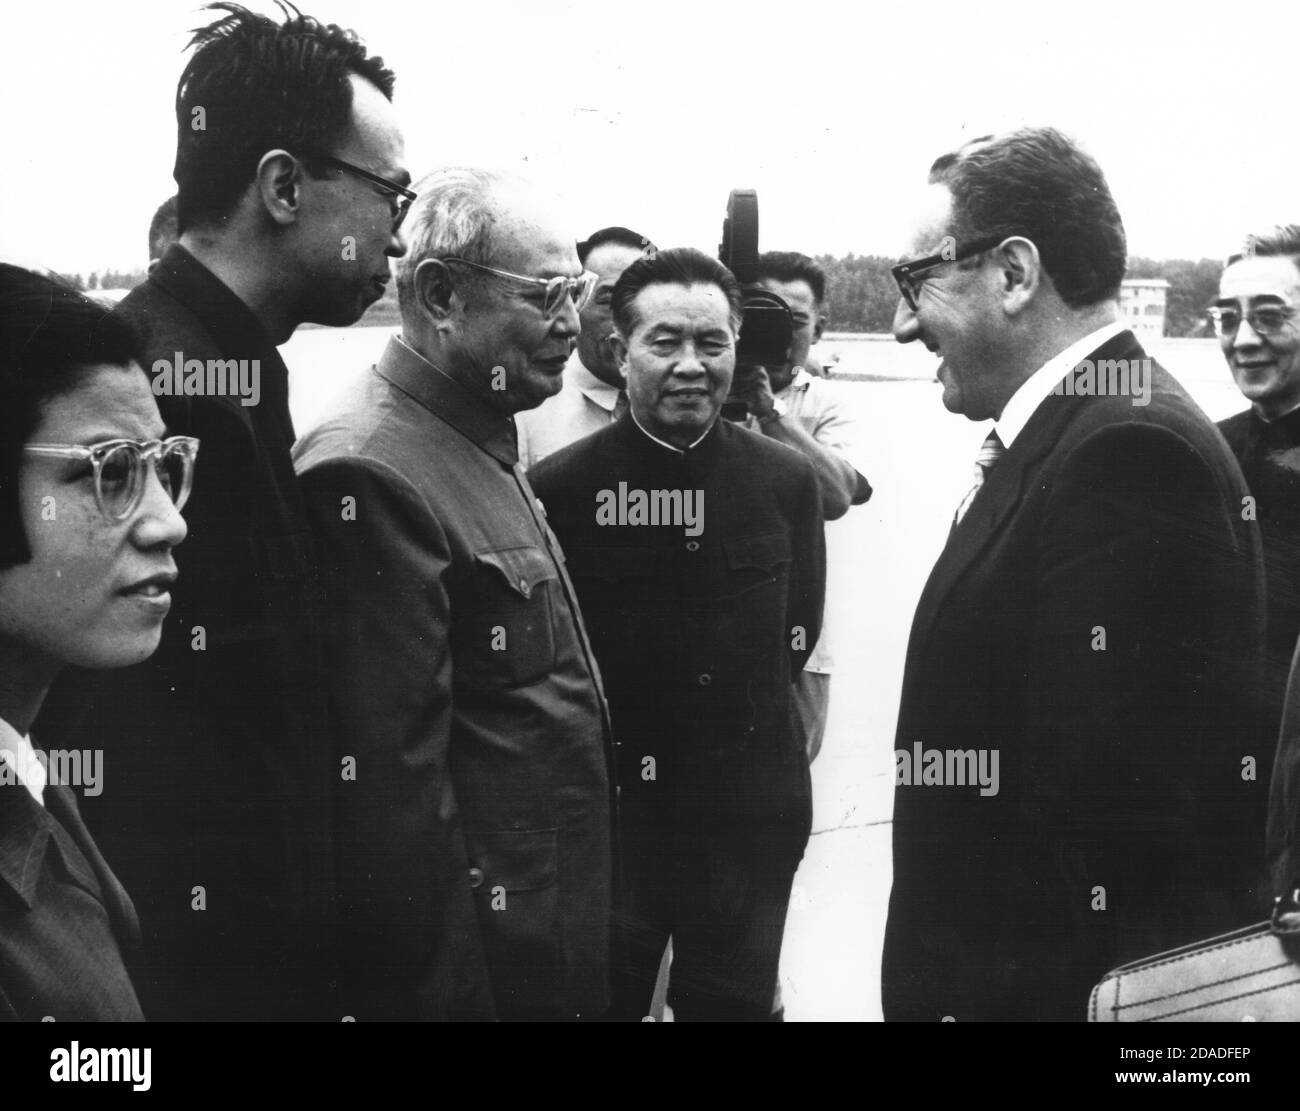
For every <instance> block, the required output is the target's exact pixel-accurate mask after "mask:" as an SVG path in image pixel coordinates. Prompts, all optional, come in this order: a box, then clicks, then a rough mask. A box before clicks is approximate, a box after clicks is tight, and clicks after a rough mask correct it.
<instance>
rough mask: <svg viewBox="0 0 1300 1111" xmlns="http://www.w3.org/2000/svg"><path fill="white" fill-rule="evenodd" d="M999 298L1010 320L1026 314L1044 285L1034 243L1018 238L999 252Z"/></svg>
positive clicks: (1009, 242)
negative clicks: (1020, 314) (1023, 313)
mask: <svg viewBox="0 0 1300 1111" xmlns="http://www.w3.org/2000/svg"><path fill="white" fill-rule="evenodd" d="M994 261H995V262H996V265H997V274H998V294H999V296H1000V297H1001V299H1002V308H1003V310H1004V311H1005V312H1006V313H1007V314H1008V315H1010V316H1015V315H1017V314H1019V313H1020V312H1022V311H1024V309H1025V308H1026V306H1028V305H1029V303H1030V302H1031V301H1032V300H1033V299H1034V297H1035V296H1036V295H1037V293H1038V291H1039V289H1040V287H1041V286H1042V283H1043V278H1044V274H1043V262H1042V259H1041V258H1039V255H1038V248H1037V247H1036V246H1035V245H1034V243H1033V241H1032V240H1029V239H1025V238H1024V237H1023V236H1019V235H1015V236H1012V237H1011V238H1010V239H1008V240H1007V241H1006V242H1004V243H1003V244H1002V246H1001V247H999V248H998V249H997V251H996V252H995V256H994Z"/></svg>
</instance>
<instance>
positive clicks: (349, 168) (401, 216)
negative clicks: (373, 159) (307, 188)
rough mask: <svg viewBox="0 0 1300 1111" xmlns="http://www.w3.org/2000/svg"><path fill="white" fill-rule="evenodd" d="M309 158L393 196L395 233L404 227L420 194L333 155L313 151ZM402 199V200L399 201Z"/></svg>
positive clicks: (391, 202) (391, 201)
mask: <svg viewBox="0 0 1300 1111" xmlns="http://www.w3.org/2000/svg"><path fill="white" fill-rule="evenodd" d="M307 157H309V158H311V159H313V160H315V161H317V162H324V163H325V164H326V165H327V166H333V167H335V168H336V169H339V170H342V171H343V172H344V173H349V174H352V175H353V176H354V177H359V178H361V179H362V180H363V181H368V182H370V184H371V185H377V186H379V188H380V189H382V190H383V191H384V192H385V193H388V194H390V195H391V198H392V199H391V200H390V202H389V203H390V204H391V205H393V211H392V217H393V231H397V229H398V228H400V227H401V226H402V221H403V220H405V219H406V214H407V213H408V212H410V211H411V204H412V203H413V202H414V201H415V200H416V199H417V198H418V197H419V195H420V194H419V193H416V192H414V191H413V190H411V189H408V188H407V187H406V186H405V185H398V184H397V182H395V181H389V180H388V178H386V177H380V176H379V175H378V174H372V173H371V172H370V171H369V170H363V169H362V168H361V167H360V166H354V165H352V163H351V162H344V161H343V159H341V158H335V157H334V155H332V154H321V153H318V152H316V151H311V152H310V153H309V154H308V156H307ZM398 198H400V199H398Z"/></svg>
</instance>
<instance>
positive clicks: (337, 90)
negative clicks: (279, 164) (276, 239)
mask: <svg viewBox="0 0 1300 1111" xmlns="http://www.w3.org/2000/svg"><path fill="white" fill-rule="evenodd" d="M277 3H279V5H280V8H281V10H282V11H283V12H284V14H285V21H284V22H283V23H277V22H276V21H275V20H273V19H271V18H269V17H268V16H264V15H257V14H256V13H254V12H250V11H249V10H248V9H247V8H244V7H241V6H240V5H239V4H232V3H226V2H222V3H216V4H209V5H208V6H207V7H208V8H209V9H210V10H215V11H223V12H226V13H228V14H227V15H225V16H224V17H222V18H221V19H218V20H217V21H216V22H215V23H212V24H209V25H208V26H207V27H202V28H198V29H197V30H195V32H194V38H193V39H191V40H190V43H189V45H190V47H193V48H194V55H193V56H192V57H191V58H190V60H189V64H188V65H186V67H185V72H184V73H182V74H181V79H180V82H179V84H178V85H177V86H176V131H177V140H176V169H175V172H174V176H175V178H176V185H177V189H178V192H177V197H178V209H177V216H178V220H177V226H178V228H179V230H180V231H182V232H183V231H186V230H188V229H189V228H192V227H196V226H200V227H201V226H205V225H211V224H214V223H216V222H218V221H219V220H221V219H222V217H224V216H228V215H229V214H230V213H231V211H233V209H234V208H235V206H236V204H237V203H238V201H239V198H240V197H241V196H242V195H243V193H244V190H245V189H247V188H248V186H249V183H250V182H252V180H253V175H254V173H255V172H256V170H257V164H258V162H259V161H260V160H261V158H262V155H264V154H265V153H266V152H267V151H269V150H277V149H280V150H287V151H289V153H291V154H295V155H304V154H310V153H312V152H315V153H317V154H328V153H330V151H331V148H332V147H334V146H335V145H336V144H337V143H338V142H339V140H340V139H341V138H342V137H343V136H344V134H345V133H346V131H347V128H348V124H349V123H350V122H351V117H352V86H351V84H350V83H349V80H348V78H349V76H350V75H351V74H354V73H355V74H357V75H359V76H360V77H364V78H365V79H366V80H367V81H369V82H370V83H371V84H372V85H374V86H375V87H376V88H377V89H378V90H379V91H380V92H381V93H383V94H384V96H385V97H387V98H388V99H389V100H392V98H393V73H392V71H391V70H389V69H387V68H386V67H385V66H384V62H383V59H382V58H379V57H373V58H372V57H369V56H367V54H366V48H365V47H364V46H363V45H362V43H361V42H360V40H359V39H358V38H357V37H356V35H355V34H354V33H353V32H352V31H348V30H344V29H343V28H341V27H338V26H336V25H335V24H333V23H330V24H322V23H319V22H317V21H316V20H315V19H312V18H311V16H305V15H303V14H302V13H301V12H299V11H298V9H297V8H295V7H294V6H293V5H292V4H290V3H288V2H287V0H277Z"/></svg>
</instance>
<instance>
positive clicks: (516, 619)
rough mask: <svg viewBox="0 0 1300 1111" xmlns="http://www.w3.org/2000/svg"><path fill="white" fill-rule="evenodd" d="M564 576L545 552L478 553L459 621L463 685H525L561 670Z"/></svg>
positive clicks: (457, 661) (457, 663) (457, 647)
mask: <svg viewBox="0 0 1300 1111" xmlns="http://www.w3.org/2000/svg"><path fill="white" fill-rule="evenodd" d="M558 585H559V576H558V575H557V573H556V570H555V565H554V564H553V563H552V562H551V560H550V558H549V557H548V556H547V554H546V553H545V552H543V551H542V550H541V549H540V548H534V547H528V546H525V547H518V548H497V549H494V550H492V551H484V552H476V553H475V554H474V573H473V581H472V583H471V584H470V589H469V596H468V598H467V599H466V604H465V605H464V606H463V607H462V608H461V611H460V613H459V614H458V615H457V619H456V621H455V628H456V631H455V636H456V643H455V649H454V651H455V655H454V664H453V666H454V667H455V671H456V679H457V681H458V682H463V683H468V684H470V685H473V686H488V687H500V686H523V685H525V684H528V683H534V682H536V681H537V680H539V679H541V678H543V677H545V676H546V675H549V674H550V673H551V672H552V671H553V670H554V668H555V651H556V644H555V629H554V606H555V597H554V595H555V591H556V589H557V588H558Z"/></svg>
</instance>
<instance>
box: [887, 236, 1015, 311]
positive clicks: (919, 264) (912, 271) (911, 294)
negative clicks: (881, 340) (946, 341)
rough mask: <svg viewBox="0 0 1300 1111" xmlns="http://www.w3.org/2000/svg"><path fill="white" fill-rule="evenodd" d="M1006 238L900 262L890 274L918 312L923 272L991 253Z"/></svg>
mask: <svg viewBox="0 0 1300 1111" xmlns="http://www.w3.org/2000/svg"><path fill="white" fill-rule="evenodd" d="M1006 238H1007V237H1006V236H1005V235H998V236H987V237H986V238H984V239H976V240H974V241H973V242H971V243H967V244H966V246H964V247H962V248H960V249H959V250H957V251H951V250H949V251H942V252H940V253H939V254H937V255H926V256H925V257H924V258H914V259H910V260H908V261H907V262H900V263H899V264H898V265H897V266H895V267H893V268H891V269H890V271H889V272H890V273H891V274H893V275H894V281H896V282H897V283H898V292H899V293H901V294H902V295H903V300H904V301H906V302H907V307H908V308H909V309H911V310H912V311H913V312H916V309H917V298H918V297H919V296H920V294H921V283H922V282H923V281H925V278H924V277H922V276H921V273H922V271H925V270H933V269H934V268H935V267H936V266H939V265H941V264H943V263H945V262H961V261H962V260H963V259H968V258H973V257H974V256H975V255H980V254H983V253H984V252H985V251H991V250H992V249H993V248H994V247H996V246H997V245H998V244H999V243H1001V242H1002V241H1003V240H1004V239H1006Z"/></svg>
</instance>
